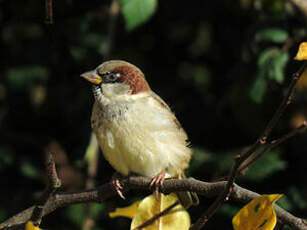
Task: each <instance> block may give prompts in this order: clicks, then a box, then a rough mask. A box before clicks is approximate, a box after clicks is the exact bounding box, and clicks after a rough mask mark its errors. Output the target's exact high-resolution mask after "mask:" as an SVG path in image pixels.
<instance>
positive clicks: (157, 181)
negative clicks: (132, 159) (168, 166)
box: [149, 170, 166, 199]
mask: <svg viewBox="0 0 307 230" xmlns="http://www.w3.org/2000/svg"><path fill="white" fill-rule="evenodd" d="M165 174H166V172H165V170H163V171H162V172H160V173H159V174H158V175H156V176H155V177H154V178H152V180H151V182H150V184H149V187H150V188H152V187H155V197H156V199H157V197H158V193H159V187H160V186H161V185H162V184H163V182H164V179H165Z"/></svg>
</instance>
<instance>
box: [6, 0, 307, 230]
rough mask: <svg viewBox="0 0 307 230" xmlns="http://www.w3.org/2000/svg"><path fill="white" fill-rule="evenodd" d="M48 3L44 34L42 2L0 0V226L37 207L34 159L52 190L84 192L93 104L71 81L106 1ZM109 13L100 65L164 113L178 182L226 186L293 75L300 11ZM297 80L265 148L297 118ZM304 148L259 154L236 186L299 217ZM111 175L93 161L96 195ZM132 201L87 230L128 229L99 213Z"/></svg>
mask: <svg viewBox="0 0 307 230" xmlns="http://www.w3.org/2000/svg"><path fill="white" fill-rule="evenodd" d="M54 3H55V4H54V12H53V13H54V24H53V25H46V24H44V20H45V6H44V1H17V0H3V1H0V25H1V26H0V31H1V32H0V49H1V52H0V58H1V65H0V76H1V77H0V180H1V183H2V186H1V191H0V193H1V196H0V197H1V198H0V204H1V205H0V221H3V220H5V219H6V218H8V217H10V216H12V215H13V214H15V213H17V212H19V211H21V210H23V209H25V208H28V207H29V206H30V205H32V204H33V203H35V201H36V200H37V198H38V197H39V194H40V192H41V191H42V190H43V188H44V183H45V179H44V176H43V172H44V158H45V157H44V155H45V152H46V151H49V152H53V153H55V155H56V156H55V160H56V164H57V168H58V171H59V175H60V177H61V178H62V182H63V187H62V190H65V191H75V190H79V189H84V187H85V185H84V182H85V179H84V178H86V176H87V173H86V171H87V169H86V162H85V161H84V160H83V159H84V154H85V152H86V148H87V145H88V143H89V139H90V133H91V128H90V114H91V108H92V103H93V97H92V95H91V92H90V86H89V85H88V84H87V82H85V81H83V80H82V79H81V78H79V75H80V73H83V72H84V71H87V70H90V69H93V68H95V67H96V66H97V65H98V64H100V63H101V62H103V61H105V60H106V58H105V57H106V55H107V54H108V49H109V44H108V42H109V41H110V38H109V36H110V34H109V32H110V28H109V25H110V17H109V9H110V4H111V1H110V0H108V1H98V0H94V1H88V2H75V1H71V0H63V1H57V2H54ZM119 3H120V5H121V9H120V14H119V17H118V20H117V21H116V25H115V26H116V27H115V29H114V31H113V32H114V35H113V36H114V37H113V38H112V39H111V41H112V43H113V46H112V47H113V48H112V50H111V51H112V52H111V56H110V58H111V59H124V60H127V61H129V62H131V63H134V64H135V65H137V66H138V67H140V68H141V69H142V70H143V71H144V73H145V74H146V77H147V79H148V81H149V83H150V85H151V87H152V89H153V90H154V91H155V92H156V93H158V94H159V95H160V96H161V97H162V98H163V99H165V101H166V102H167V103H168V104H170V106H171V108H172V109H173V110H174V111H175V112H176V116H177V117H178V119H179V120H180V122H181V123H182V125H183V127H184V128H185V130H186V131H187V133H188V135H189V138H190V142H191V146H192V148H193V150H194V158H193V159H192V160H191V165H190V168H189V169H188V170H187V175H188V176H193V177H195V178H197V179H201V180H204V181H212V180H215V179H216V178H222V177H224V176H226V175H227V173H228V172H229V170H230V168H231V166H232V165H233V159H234V156H235V155H237V154H239V153H240V152H241V151H242V149H244V148H246V146H248V145H250V144H252V143H253V141H255V140H256V138H257V136H258V135H259V134H260V133H261V131H262V130H263V129H264V127H265V125H266V123H267V122H268V120H269V119H270V117H271V116H272V114H273V113H274V111H275V109H276V107H277V106H278V104H279V102H280V101H281V99H282V97H283V95H284V94H285V90H286V88H287V85H288V84H289V81H290V76H291V75H292V74H293V73H294V72H295V71H296V70H297V69H298V68H299V66H300V65H301V63H298V62H295V61H293V58H294V56H295V53H296V51H297V48H298V44H299V43H300V42H302V41H307V29H306V28H307V21H306V12H307V11H305V9H304V8H303V7H302V6H300V5H299V3H298V1H296V0H289V1H284V0H237V1H227V0H222V1H202V0H195V1H192V2H187V1H175V0H169V1H157V0H142V1H141V0H120V1H119ZM306 79H307V72H305V73H304V77H303V78H302V79H301V81H300V82H299V84H298V87H297V89H298V90H297V93H296V95H295V97H294V103H293V104H292V105H290V107H289V109H287V111H286V113H285V114H284V116H283V117H282V121H281V122H280V123H279V124H278V126H277V127H276V129H275V130H274V132H273V134H272V138H271V139H274V138H278V137H280V136H281V135H283V134H285V133H286V132H288V131H289V130H291V129H292V128H294V127H297V126H299V125H300V124H301V123H302V121H303V120H304V119H305V117H306V115H307V110H306V102H307V94H306V93H307V87H306V86H307V83H306V82H307V81H306ZM306 137H307V134H306V133H304V134H300V135H298V136H296V137H294V138H292V139H291V140H289V141H287V142H286V143H284V144H283V145H282V146H279V147H278V149H274V150H272V151H271V152H269V153H267V154H266V155H264V156H263V158H261V159H260V160H259V161H257V162H256V163H255V164H254V165H252V166H251V167H250V168H249V170H248V171H247V172H246V174H245V175H243V176H240V177H239V178H238V181H237V183H238V184H239V185H241V186H243V187H246V188H248V189H252V190H253V191H255V192H258V193H262V194H263V193H283V194H284V198H282V199H281V201H280V204H281V205H282V206H284V207H285V208H286V209H288V210H290V211H291V212H293V213H294V214H296V215H299V216H301V217H305V218H307V216H306V213H307V199H306V196H304V194H306V193H307V185H306V183H305V174H306V172H305V171H306V166H305V165H306V163H305V162H306V161H307V154H306V152H307V145H306ZM50 143H56V145H52V146H53V147H50ZM59 146H61V147H59ZM113 172H114V171H113V169H112V168H111V167H110V165H109V164H108V163H107V162H106V161H105V160H103V158H102V157H100V158H99V168H98V172H97V178H96V184H97V185H98V184H102V183H106V182H108V181H109V179H110V178H111V175H112V174H113ZM142 196H143V197H144V196H145V194H140V193H137V192H130V193H129V194H127V195H126V197H127V200H126V201H123V200H120V199H119V198H118V199H117V198H116V199H113V200H109V201H107V202H105V203H104V204H103V205H101V204H95V205H94V206H92V205H91V206H90V207H91V209H92V208H93V210H92V211H91V212H92V215H93V216H94V217H95V221H96V226H95V228H96V229H110V228H114V229H129V225H130V221H126V220H125V219H122V218H119V219H109V217H108V215H107V213H108V212H110V211H112V210H114V209H115V207H119V206H125V205H126V206H127V205H129V204H130V203H131V201H133V200H134V199H135V197H138V198H140V197H142ZM200 198H201V205H200V206H198V207H194V208H192V209H191V211H190V215H191V218H192V222H193V221H194V220H195V219H196V218H197V217H198V216H199V213H201V212H203V211H204V210H205V209H206V207H207V206H208V205H209V204H210V203H211V200H208V199H204V198H203V197H200ZM240 207H242V206H241V204H233V203H232V202H228V203H227V204H226V205H224V206H223V207H222V209H221V210H220V212H219V213H218V214H217V215H216V216H215V217H214V218H213V219H212V220H210V221H209V222H208V225H207V229H224V228H225V227H226V228H227V227H230V226H231V215H232V214H233V213H235V212H236V210H238V208H240ZM85 216H86V211H85V210H84V207H83V206H82V205H76V206H71V207H67V208H64V209H61V210H57V211H56V212H54V213H53V214H51V215H49V216H47V217H46V218H44V219H43V226H42V227H43V228H44V227H45V228H47V229H59V230H60V229H81V228H82V225H83V223H84V220H85Z"/></svg>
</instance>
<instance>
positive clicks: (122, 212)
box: [109, 201, 141, 219]
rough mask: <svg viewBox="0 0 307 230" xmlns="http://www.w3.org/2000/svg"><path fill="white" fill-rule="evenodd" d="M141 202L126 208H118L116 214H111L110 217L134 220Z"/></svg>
mask: <svg viewBox="0 0 307 230" xmlns="http://www.w3.org/2000/svg"><path fill="white" fill-rule="evenodd" d="M140 203H141V201H136V202H134V203H133V204H132V205H130V206H128V207H124V208H116V209H115V211H114V212H110V213H109V216H110V217H111V218H115V217H119V216H123V217H128V218H131V219H132V218H133V217H134V216H135V213H136V210H137V208H138V207H139V204H140Z"/></svg>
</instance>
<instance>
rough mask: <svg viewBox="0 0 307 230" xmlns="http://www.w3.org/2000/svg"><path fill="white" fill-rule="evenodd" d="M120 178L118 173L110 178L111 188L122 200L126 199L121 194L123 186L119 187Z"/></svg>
mask: <svg viewBox="0 0 307 230" xmlns="http://www.w3.org/2000/svg"><path fill="white" fill-rule="evenodd" d="M121 178H122V176H121V175H120V174H119V173H118V172H115V173H114V174H113V175H112V178H111V182H110V183H111V186H112V188H113V189H114V191H115V192H116V193H117V194H118V195H119V196H120V197H121V198H122V199H124V200H125V199H126V198H125V197H124V195H123V193H122V190H123V186H122V185H121V183H120V179H121Z"/></svg>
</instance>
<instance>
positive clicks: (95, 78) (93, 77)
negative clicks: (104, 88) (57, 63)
mask: <svg viewBox="0 0 307 230" xmlns="http://www.w3.org/2000/svg"><path fill="white" fill-rule="evenodd" d="M80 76H81V77H83V78H85V79H86V80H88V81H89V82H91V83H92V84H94V85H99V84H100V83H101V82H102V78H101V77H100V76H99V75H98V74H97V73H96V71H95V70H92V71H88V72H85V73H83V74H81V75H80Z"/></svg>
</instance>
